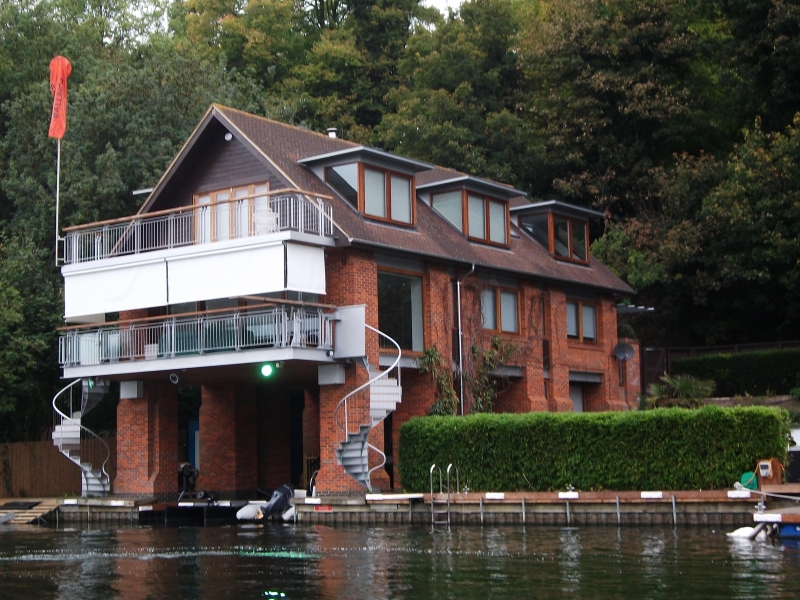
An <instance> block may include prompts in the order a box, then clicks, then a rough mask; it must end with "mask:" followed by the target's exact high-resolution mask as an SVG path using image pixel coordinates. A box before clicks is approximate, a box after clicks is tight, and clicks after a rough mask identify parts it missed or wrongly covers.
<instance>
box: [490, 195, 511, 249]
mask: <svg viewBox="0 0 800 600" xmlns="http://www.w3.org/2000/svg"><path fill="white" fill-rule="evenodd" d="M507 221H508V219H507V218H506V205H505V204H504V203H502V202H496V201H494V200H489V241H490V242H494V243H495V244H505V243H506V223H507Z"/></svg>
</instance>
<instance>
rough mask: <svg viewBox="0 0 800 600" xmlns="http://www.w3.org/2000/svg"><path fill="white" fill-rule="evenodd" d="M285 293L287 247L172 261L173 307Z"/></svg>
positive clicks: (278, 245) (233, 251)
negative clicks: (247, 296)
mask: <svg viewBox="0 0 800 600" xmlns="http://www.w3.org/2000/svg"><path fill="white" fill-rule="evenodd" d="M283 289H284V288H283V244H273V245H269V246H258V247H256V248H252V247H244V248H232V249H228V250H223V251H217V252H204V253H201V254H195V255H191V256H184V257H175V258H170V259H169V302H170V304H178V303H180V302H196V301H199V300H209V299H212V298H231V297H234V296H246V295H251V294H264V293H268V292H277V291H281V290H283Z"/></svg>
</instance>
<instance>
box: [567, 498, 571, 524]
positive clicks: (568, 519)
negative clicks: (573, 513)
mask: <svg viewBox="0 0 800 600" xmlns="http://www.w3.org/2000/svg"><path fill="white" fill-rule="evenodd" d="M569 521H570V518H569V500H567V525H569Z"/></svg>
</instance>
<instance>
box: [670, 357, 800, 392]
mask: <svg viewBox="0 0 800 600" xmlns="http://www.w3.org/2000/svg"><path fill="white" fill-rule="evenodd" d="M679 373H680V374H684V375H694V376H695V377H698V378H699V379H713V380H714V382H715V383H716V384H717V389H716V392H715V395H717V396H744V395H745V394H749V395H751V396H763V395H764V394H766V393H767V391H768V390H769V391H772V392H773V393H776V394H788V393H789V391H790V390H791V389H792V388H795V387H798V386H800V348H791V349H788V350H764V351H762V352H742V353H738V354H709V355H706V356H691V357H687V358H679V359H677V360H675V361H674V362H673V363H672V374H673V375H677V374H679Z"/></svg>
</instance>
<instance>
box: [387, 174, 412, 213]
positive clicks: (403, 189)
mask: <svg viewBox="0 0 800 600" xmlns="http://www.w3.org/2000/svg"><path fill="white" fill-rule="evenodd" d="M391 193H392V203H391V212H392V220H393V221H401V222H403V223H411V219H412V212H411V180H410V179H407V178H405V177H398V176H396V175H392V176H391Z"/></svg>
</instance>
